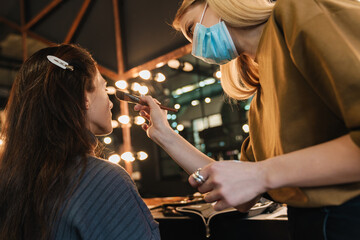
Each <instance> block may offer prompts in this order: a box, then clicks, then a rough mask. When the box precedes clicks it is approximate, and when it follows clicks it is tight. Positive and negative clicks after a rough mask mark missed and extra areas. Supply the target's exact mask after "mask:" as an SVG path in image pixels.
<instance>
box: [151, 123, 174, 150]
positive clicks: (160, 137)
mask: <svg viewBox="0 0 360 240" xmlns="http://www.w3.org/2000/svg"><path fill="white" fill-rule="evenodd" d="M175 134H176V133H175V131H174V130H173V129H172V128H170V127H165V128H161V129H160V130H159V131H157V132H156V133H155V134H153V136H152V137H151V139H152V140H154V142H156V143H157V144H158V145H160V146H161V147H163V146H166V145H167V144H169V143H170V142H171V139H172V138H173V135H175ZM170 144H171V143H170Z"/></svg>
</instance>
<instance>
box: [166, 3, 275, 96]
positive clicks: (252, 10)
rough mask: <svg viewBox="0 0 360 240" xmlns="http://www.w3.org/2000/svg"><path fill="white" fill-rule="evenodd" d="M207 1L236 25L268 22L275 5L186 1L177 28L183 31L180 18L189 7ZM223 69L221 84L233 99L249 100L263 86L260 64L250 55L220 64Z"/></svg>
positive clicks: (229, 22)
mask: <svg viewBox="0 0 360 240" xmlns="http://www.w3.org/2000/svg"><path fill="white" fill-rule="evenodd" d="M205 2H207V3H208V5H209V7H210V8H211V9H212V10H213V11H214V12H215V13H217V14H218V15H219V16H220V17H221V19H223V20H224V21H225V22H226V23H228V24H229V25H230V26H232V27H252V26H256V25H259V24H261V23H264V22H266V21H267V20H268V18H269V17H270V14H271V12H272V9H273V7H274V4H275V3H273V2H272V1H271V0H184V1H183V3H182V4H181V6H180V8H179V9H178V11H177V13H176V16H175V19H174V21H173V27H174V28H175V29H176V30H180V20H181V18H182V17H183V16H184V14H185V13H186V11H187V10H188V8H189V7H191V6H193V5H195V4H200V3H205ZM220 70H221V73H222V76H221V85H222V87H223V89H224V91H225V93H226V94H227V95H228V96H229V97H231V98H234V99H237V100H241V99H247V98H249V97H251V95H253V94H254V93H255V92H256V91H257V89H258V87H259V85H260V84H259V74H258V66H257V64H256V63H255V62H254V61H253V60H252V58H251V57H249V56H247V55H246V54H240V56H239V57H237V58H236V59H234V60H232V61H231V62H229V63H227V64H224V65H222V66H220Z"/></svg>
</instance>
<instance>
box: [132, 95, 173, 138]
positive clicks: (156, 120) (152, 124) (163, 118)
mask: <svg viewBox="0 0 360 240" xmlns="http://www.w3.org/2000/svg"><path fill="white" fill-rule="evenodd" d="M140 100H141V101H142V102H145V103H147V104H148V106H144V105H141V104H136V105H135V107H134V110H135V111H140V116H142V117H144V118H146V119H147V120H148V123H144V124H143V125H142V128H143V129H144V130H145V131H146V133H147V135H148V137H149V138H151V139H152V140H153V141H155V142H156V143H158V144H159V138H160V137H161V136H163V135H164V134H165V132H166V131H168V130H171V131H172V129H171V127H170V125H169V122H168V120H167V111H166V110H162V109H161V108H160V107H159V105H158V104H159V102H158V101H157V100H156V99H154V98H152V97H151V96H143V97H140Z"/></svg>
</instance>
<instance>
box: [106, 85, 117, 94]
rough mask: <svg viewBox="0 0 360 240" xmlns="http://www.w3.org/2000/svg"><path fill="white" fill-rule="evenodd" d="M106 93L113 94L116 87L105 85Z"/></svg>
mask: <svg viewBox="0 0 360 240" xmlns="http://www.w3.org/2000/svg"><path fill="white" fill-rule="evenodd" d="M106 91H107V94H109V95H114V94H115V92H116V89H115V88H114V87H113V86H108V87H106Z"/></svg>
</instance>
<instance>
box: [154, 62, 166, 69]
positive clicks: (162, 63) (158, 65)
mask: <svg viewBox="0 0 360 240" xmlns="http://www.w3.org/2000/svg"><path fill="white" fill-rule="evenodd" d="M164 65H165V63H164V62H159V63H157V64H156V65H155V67H156V68H161V67H162V66H164Z"/></svg>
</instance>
